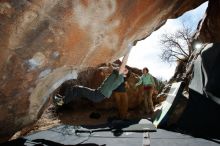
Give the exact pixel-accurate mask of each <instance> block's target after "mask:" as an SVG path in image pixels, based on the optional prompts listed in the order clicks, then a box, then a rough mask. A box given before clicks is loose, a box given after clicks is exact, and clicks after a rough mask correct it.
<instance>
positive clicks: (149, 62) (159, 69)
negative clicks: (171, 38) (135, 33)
mask: <svg viewBox="0 0 220 146" xmlns="http://www.w3.org/2000/svg"><path fill="white" fill-rule="evenodd" d="M206 8H207V2H206V3H204V4H202V5H201V6H200V7H198V8H196V9H194V10H191V11H189V12H186V13H185V14H184V15H182V16H181V17H179V18H178V19H170V20H167V22H166V24H165V25H164V26H162V27H161V28H160V29H158V30H157V31H155V32H154V33H152V34H151V35H150V36H149V37H147V38H146V39H145V40H142V41H139V42H138V43H137V44H136V46H134V47H133V48H132V50H131V54H130V57H129V59H128V65H129V66H132V67H137V68H139V69H142V68H143V67H148V68H149V71H150V73H151V74H152V75H153V76H155V77H160V78H161V77H162V78H163V79H164V80H169V79H170V78H171V77H172V76H173V74H174V71H175V67H176V63H173V64H171V65H170V64H168V63H165V62H162V61H161V59H160V58H159V55H160V54H161V49H160V44H159V40H160V36H161V34H163V33H166V32H169V33H170V32H171V33H172V32H174V31H176V30H177V29H178V28H180V27H181V26H182V24H181V22H182V21H185V20H187V21H186V23H187V25H191V26H192V27H193V28H194V29H195V28H196V26H197V24H198V22H199V20H200V19H201V18H202V16H203V15H204V12H205V10H206Z"/></svg>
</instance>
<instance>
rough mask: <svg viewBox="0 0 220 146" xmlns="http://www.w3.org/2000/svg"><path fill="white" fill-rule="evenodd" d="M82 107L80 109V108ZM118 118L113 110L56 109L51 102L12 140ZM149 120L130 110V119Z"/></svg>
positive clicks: (88, 108) (142, 111) (66, 107)
mask: <svg viewBox="0 0 220 146" xmlns="http://www.w3.org/2000/svg"><path fill="white" fill-rule="evenodd" d="M79 107H80V108H79ZM113 118H116V119H119V117H118V110H117V109H115V108H112V109H108V110H107V109H97V108H94V107H93V106H89V105H88V106H85V105H81V106H80V105H78V106H77V108H74V107H72V106H71V105H70V106H64V107H61V108H57V107H55V105H54V104H53V103H52V102H51V101H50V103H49V106H48V108H47V109H46V110H45V111H44V113H43V114H42V116H41V118H40V119H39V120H38V121H37V122H36V123H35V124H34V125H33V126H31V127H28V128H24V129H23V130H21V131H19V132H17V133H16V134H15V135H14V136H13V137H12V138H11V139H15V138H18V137H22V136H26V135H29V134H31V133H33V132H37V131H41V130H47V129H49V128H52V127H54V126H57V125H60V124H67V125H76V126H77V125H99V124H104V123H106V122H108V121H109V120H111V119H113ZM142 118H147V115H146V114H145V113H144V110H143V109H141V108H140V109H129V110H128V119H142Z"/></svg>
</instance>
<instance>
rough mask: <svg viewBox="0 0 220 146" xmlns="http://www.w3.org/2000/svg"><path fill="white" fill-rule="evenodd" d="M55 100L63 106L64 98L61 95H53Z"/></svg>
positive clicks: (57, 104)
mask: <svg viewBox="0 0 220 146" xmlns="http://www.w3.org/2000/svg"><path fill="white" fill-rule="evenodd" d="M53 102H54V104H55V105H56V106H62V105H63V104H64V98H63V97H62V96H61V95H59V94H56V95H55V96H53Z"/></svg>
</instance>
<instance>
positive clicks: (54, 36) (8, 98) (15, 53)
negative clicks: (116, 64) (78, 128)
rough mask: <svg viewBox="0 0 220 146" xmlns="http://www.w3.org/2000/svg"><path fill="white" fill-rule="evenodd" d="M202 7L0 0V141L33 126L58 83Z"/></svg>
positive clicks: (169, 1)
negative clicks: (25, 127)
mask: <svg viewBox="0 0 220 146" xmlns="http://www.w3.org/2000/svg"><path fill="white" fill-rule="evenodd" d="M204 1H205V0H184V1H183V0H166V1H165V0H157V1H155V0H123V1H121V0H103V1H101V0H94V1H90V0H65V1H63V0H19V1H18V0H1V1H0V37H1V39H0V59H1V61H0V78H1V79H0V115H1V116H0V137H1V138H3V137H6V136H11V135H12V134H13V133H14V132H16V131H18V130H20V129H21V128H22V127H24V126H26V125H28V124H31V123H33V122H34V121H36V120H37V119H38V117H39V116H40V115H41V113H42V110H43V109H44V106H45V104H46V103H47V100H48V97H49V95H50V94H51V93H52V92H53V91H54V90H55V89H56V88H57V87H58V86H59V85H60V84H61V83H62V82H64V81H65V80H68V79H76V78H77V75H78V73H79V72H80V71H82V70H84V69H85V67H89V66H96V65H98V64H100V63H104V62H112V61H113V60H116V59H118V58H119V57H121V56H122V55H123V53H124V52H125V51H126V48H127V47H128V46H130V45H133V43H134V42H136V41H137V40H141V39H143V38H145V37H147V36H148V35H150V33H151V32H153V31H154V30H156V29H157V28H158V27H160V26H161V25H162V24H163V23H164V22H165V21H166V19H167V18H174V17H177V16H179V15H181V14H182V13H183V12H185V11H187V10H190V9H192V8H195V7H197V6H198V5H199V4H201V3H202V2H204ZM5 123H7V124H5Z"/></svg>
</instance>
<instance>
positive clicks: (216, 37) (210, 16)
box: [197, 0, 220, 42]
mask: <svg viewBox="0 0 220 146" xmlns="http://www.w3.org/2000/svg"><path fill="white" fill-rule="evenodd" d="M219 9H220V1H219V0H209V6H208V8H207V13H206V16H205V17H204V19H203V21H202V23H201V26H200V28H199V32H198V34H197V35H198V38H199V39H200V40H201V41H202V42H220V33H219V31H220V16H219Z"/></svg>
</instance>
